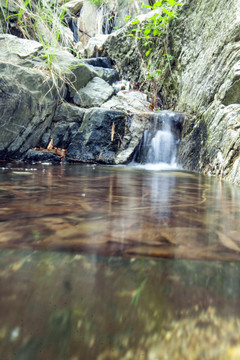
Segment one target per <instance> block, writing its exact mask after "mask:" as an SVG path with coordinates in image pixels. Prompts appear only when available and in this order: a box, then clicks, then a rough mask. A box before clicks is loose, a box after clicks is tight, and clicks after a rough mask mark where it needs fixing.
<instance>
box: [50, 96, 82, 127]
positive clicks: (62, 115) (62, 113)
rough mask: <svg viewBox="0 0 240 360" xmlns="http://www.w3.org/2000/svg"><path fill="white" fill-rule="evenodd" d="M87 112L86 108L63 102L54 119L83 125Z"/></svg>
mask: <svg viewBox="0 0 240 360" xmlns="http://www.w3.org/2000/svg"><path fill="white" fill-rule="evenodd" d="M85 112H86V110H85V109H82V108H80V107H78V106H76V105H73V104H69V103H67V102H63V103H62V104H60V105H59V106H58V107H57V110H56V112H55V115H54V117H53V121H54V122H58V121H65V122H77V123H79V125H81V123H82V120H83V117H84V114H85Z"/></svg>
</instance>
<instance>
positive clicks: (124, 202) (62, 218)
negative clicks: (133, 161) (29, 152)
mask: <svg viewBox="0 0 240 360" xmlns="http://www.w3.org/2000/svg"><path fill="white" fill-rule="evenodd" d="M0 205H1V206H0V247H1V251H0V317H1V322H0V354H1V357H0V358H1V359H3V360H33V359H34V360H46V359H47V360H53V359H54V360H58V359H59V360H80V359H81V360H82V359H88V360H107V359H109V360H115V359H121V360H125V359H126V360H127V359H129V360H132V359H136V360H141V359H144V360H145V359H146V360H158V359H173V360H178V359H179V360H183V359H185V360H195V359H201V360H203V359H207V360H208V359H218V360H219V359H220V360H221V359H239V358H240V284H239V276H240V263H239V260H240V253H239V252H240V247H239V230H240V222H239V213H240V189H239V188H238V187H235V186H232V185H230V184H228V183H224V182H221V181H220V180H219V179H216V178H211V177H205V176H202V175H199V174H195V173H190V172H186V171H181V170H177V169H170V170H162V171H159V170H146V169H145V168H144V166H131V167H129V166H128V167H127V166H125V167H124V166H119V167H110V166H96V165H79V164H78V165H71V164H65V165H64V164H63V165H57V166H53V165H47V164H41V165H40V164H39V165H26V164H21V165H19V164H8V165H5V166H2V167H1V169H0Z"/></svg>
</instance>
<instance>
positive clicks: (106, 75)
mask: <svg viewBox="0 0 240 360" xmlns="http://www.w3.org/2000/svg"><path fill="white" fill-rule="evenodd" d="M93 69H94V71H96V73H97V74H98V76H99V77H100V78H101V79H103V80H104V81H106V82H107V83H108V84H110V85H112V84H113V83H115V82H116V81H118V80H119V74H118V72H117V71H116V70H114V69H106V68H102V67H96V66H94V67H93Z"/></svg>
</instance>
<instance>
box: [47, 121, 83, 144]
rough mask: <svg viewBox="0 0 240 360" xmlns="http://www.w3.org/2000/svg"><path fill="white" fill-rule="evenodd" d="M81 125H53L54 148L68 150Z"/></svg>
mask: <svg viewBox="0 0 240 360" xmlns="http://www.w3.org/2000/svg"><path fill="white" fill-rule="evenodd" d="M79 127H80V124H79V123H77V122H66V121H60V122H57V123H56V122H55V123H53V124H52V127H51V137H52V139H53V146H54V147H57V148H61V149H67V148H68V146H69V145H70V143H71V142H72V141H73V139H74V137H75V135H76V134H77V132H78V130H79Z"/></svg>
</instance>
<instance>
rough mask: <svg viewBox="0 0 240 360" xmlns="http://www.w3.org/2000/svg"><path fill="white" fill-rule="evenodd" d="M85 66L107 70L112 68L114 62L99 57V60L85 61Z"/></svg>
mask: <svg viewBox="0 0 240 360" xmlns="http://www.w3.org/2000/svg"><path fill="white" fill-rule="evenodd" d="M83 61H84V63H85V64H88V65H92V66H95V67H101V68H105V69H111V68H112V60H111V59H110V58H109V57H106V56H99V57H97V58H90V59H83Z"/></svg>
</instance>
